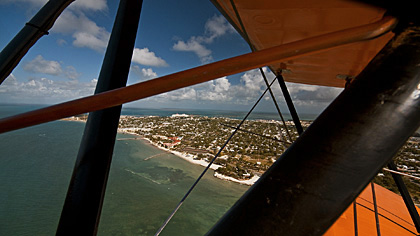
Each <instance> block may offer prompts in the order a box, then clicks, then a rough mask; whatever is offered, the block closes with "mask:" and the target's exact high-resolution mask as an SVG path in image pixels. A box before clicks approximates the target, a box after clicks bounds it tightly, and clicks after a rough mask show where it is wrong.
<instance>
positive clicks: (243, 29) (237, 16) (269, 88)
mask: <svg viewBox="0 0 420 236" xmlns="http://www.w3.org/2000/svg"><path fill="white" fill-rule="evenodd" d="M230 4H231V5H232V8H233V10H234V12H235V14H236V18H237V19H238V22H239V24H240V26H241V28H242V32H243V35H244V36H245V40H246V41H247V42H248V44H249V47H250V48H251V51H253V52H254V51H256V48H255V47H254V45H253V44H252V43H251V40H250V38H249V35H248V33H247V31H246V29H245V26H244V24H243V22H242V19H241V16H240V15H239V11H238V9H237V8H236V4H235V2H234V1H233V0H230ZM259 69H260V72H261V75H262V77H263V79H264V82H265V85H266V86H267V88H268V91H269V92H270V95H271V99H273V102H274V105H275V107H276V110H277V113H278V114H279V116H280V119H281V121H282V123H283V126H284V128H285V130H286V134H287V136H288V138H289V141H290V142H293V139H292V136H291V135H290V132H289V129H288V128H287V124H286V121H285V120H284V117H283V114H282V113H281V111H280V107H279V105H278V103H277V100H276V97H275V96H274V93H273V91H272V90H271V87H269V86H268V80H267V77H266V76H265V73H264V71H263V69H262V68H261V67H260V68H259ZM280 134H281V135H282V136H283V134H282V133H280Z"/></svg>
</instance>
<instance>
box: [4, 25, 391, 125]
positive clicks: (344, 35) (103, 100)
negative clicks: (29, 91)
mask: <svg viewBox="0 0 420 236" xmlns="http://www.w3.org/2000/svg"><path fill="white" fill-rule="evenodd" d="M396 22H397V21H396V19H395V18H393V17H384V18H383V19H382V20H380V21H378V22H375V23H372V24H368V25H364V26H359V27H355V28H351V29H346V30H341V31H338V32H332V33H328V34H325V35H320V36H316V37H312V38H308V39H304V40H300V41H297V42H291V43H287V44H282V45H279V46H276V47H273V48H269V49H263V50H260V51H257V52H253V53H248V54H244V55H241V56H237V57H233V58H229V59H226V60H222V61H218V62H214V63H211V64H207V65H203V66H199V67H196V68H193V69H189V70H185V71H181V72H178V73H174V74H171V75H167V76H163V77H160V78H157V79H153V80H149V81H146V82H142V83H138V84H134V85H131V86H127V87H125V88H120V89H115V90H111V91H108V92H104V93H100V94H96V95H92V96H89V97H84V98H81V99H77V100H73V101H69V102H65V103H61V104H58V105H54V106H50V107H47V108H43V109H39V110H36V111H32V112H27V113H24V114H20V115H17V116H14V117H9V118H4V119H1V120H0V133H3V132H7V131H11V130H15V129H19V128H24V127H28V126H32V125H37V124H41V123H45V122H49V121H53V120H57V119H61V118H64V117H69V116H73V115H77V114H82V113H86V112H91V111H96V110H101V109H105V108H109V107H113V106H117V105H121V104H124V103H127V102H131V101H135V100H139V99H142V98H147V97H151V96H154V95H158V94H161V93H165V92H169V91H173V90H176V89H180V88H184V87H187V86H191V85H195V84H199V83H202V82H206V81H209V80H213V79H217V78H220V77H223V76H227V75H232V74H235V73H239V72H243V71H247V70H251V69H255V68H258V67H262V66H265V65H267V64H272V63H279V62H281V61H283V60H294V59H295V58H298V57H299V56H302V55H311V54H314V53H317V52H320V51H323V50H327V49H331V48H334V47H338V46H341V45H345V44H349V43H353V42H359V41H362V40H369V39H372V38H375V37H379V36H381V35H383V34H386V33H387V32H389V31H390V30H391V29H392V28H393V27H394V26H395V25H396Z"/></svg>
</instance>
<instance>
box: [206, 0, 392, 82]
mask: <svg viewBox="0 0 420 236" xmlns="http://www.w3.org/2000/svg"><path fill="white" fill-rule="evenodd" d="M232 2H233V4H234V5H235V7H236V9H237V11H238V14H239V16H240V20H241V21H242V22H243V26H244V28H245V30H243V28H242V26H241V24H240V21H239V19H238V17H237V14H236V12H235V11H234V8H233V6H232ZM213 3H214V4H215V5H216V6H217V7H218V9H219V10H220V11H221V12H222V13H223V14H224V15H225V17H226V18H227V19H228V20H229V21H230V22H231V24H232V25H234V27H235V28H236V29H237V30H238V32H239V33H240V34H242V36H243V37H244V38H245V39H247V37H249V42H248V43H250V44H251V45H252V46H253V47H254V48H255V49H256V50H262V49H266V48H271V47H274V46H277V45H284V44H287V43H290V42H296V41H299V40H302V39H307V38H310V37H314V36H318V35H322V34H326V33H330V32H334V31H339V30H343V29H347V28H352V27H357V26H361V25H365V24H369V23H372V22H375V21H378V20H380V19H381V18H382V17H383V15H384V13H385V10H383V9H381V8H376V7H373V6H369V5H366V4H363V3H360V2H356V1H349V0H322V1H320V0H296V1H288V0H261V1H254V0H234V1H231V0H213ZM392 37H393V34H392V33H388V34H386V35H383V36H382V37H378V38H376V39H373V40H371V41H365V42H359V43H354V44H351V45H346V46H343V47H340V48H335V49H333V50H329V51H326V52H322V53H319V54H316V55H309V56H303V57H299V58H296V59H291V60H284V61H282V62H281V63H276V64H272V65H270V68H271V69H272V70H273V71H274V72H277V71H278V70H280V69H283V70H284V69H286V70H284V71H285V72H286V73H283V76H284V79H285V80H286V81H288V82H295V83H304V84H312V85H324V86H334V87H344V84H345V80H344V78H346V77H355V76H357V75H358V74H359V73H360V72H361V71H362V69H363V68H364V67H365V66H366V65H367V64H368V63H369V62H370V61H371V60H372V58H373V57H374V56H375V55H376V54H377V53H378V52H379V51H380V50H381V49H382V47H383V46H384V45H385V44H386V43H387V42H388V41H389V40H390V39H391V38H392Z"/></svg>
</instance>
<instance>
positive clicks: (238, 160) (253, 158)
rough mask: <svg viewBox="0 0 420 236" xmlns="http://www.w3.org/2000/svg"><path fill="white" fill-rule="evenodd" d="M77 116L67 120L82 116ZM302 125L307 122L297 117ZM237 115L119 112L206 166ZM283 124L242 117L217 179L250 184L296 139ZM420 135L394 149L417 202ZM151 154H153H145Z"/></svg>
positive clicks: (133, 130)
mask: <svg viewBox="0 0 420 236" xmlns="http://www.w3.org/2000/svg"><path fill="white" fill-rule="evenodd" d="M86 119H87V116H86V115H81V116H76V117H71V118H68V120H78V121H86ZM301 122H302V126H303V128H304V129H306V128H307V127H309V125H310V124H311V121H301ZM239 123H240V120H237V119H231V118H226V117H207V116H198V115H186V114H173V115H171V116H167V117H161V116H125V115H123V116H121V118H120V124H119V129H118V131H119V132H123V133H129V134H133V135H137V136H138V137H140V138H142V139H144V140H147V141H148V142H150V143H151V144H152V145H154V146H156V147H158V148H160V149H163V150H165V151H167V152H171V153H173V154H175V155H176V156H179V157H181V158H183V159H185V160H187V161H189V162H191V163H194V164H199V165H202V166H208V164H209V162H210V161H211V160H212V159H213V158H214V156H215V155H216V154H217V153H218V152H219V151H220V149H221V147H222V146H224V144H225V143H226V141H227V140H228V138H229V137H230V136H231V134H232V132H233V131H234V130H235V128H236V127H237V126H238V124H239ZM285 123H286V127H287V130H286V127H284V125H283V123H282V122H281V121H278V120H247V121H245V122H244V123H243V124H242V126H241V127H240V129H239V130H238V131H237V133H236V134H235V135H234V136H233V138H232V139H231V140H230V141H229V142H228V143H227V144H226V145H225V148H224V149H223V150H222V151H221V152H220V154H219V156H218V158H217V159H216V160H215V161H214V163H213V165H212V166H211V168H212V169H213V170H214V171H215V174H214V176H215V177H217V178H221V179H225V180H229V181H235V182H238V183H241V184H247V185H252V184H253V183H255V181H257V180H258V178H259V177H260V176H261V175H262V174H263V173H264V172H265V171H266V170H267V169H268V168H269V167H270V166H271V165H272V164H273V163H274V162H275V161H276V160H277V158H279V157H280V156H281V154H282V153H283V152H284V151H285V150H286V149H287V148H288V147H289V146H290V145H291V143H292V142H293V141H295V140H296V139H297V138H298V133H297V131H296V129H295V127H294V124H293V122H292V121H286V122H285ZM419 143H420V135H419V134H417V135H414V136H412V137H410V139H409V140H408V141H407V142H406V144H405V145H404V146H403V147H402V148H401V150H400V151H399V152H398V154H397V156H396V158H395V159H394V160H395V163H396V164H397V167H398V170H399V171H401V172H404V173H407V174H408V175H410V176H413V177H417V179H416V178H408V177H404V180H405V182H406V184H407V186H408V188H409V189H412V190H414V191H411V193H412V195H413V199H414V201H415V202H416V203H419V202H420V192H419V191H418V190H417V189H419V188H420V161H419V159H420V149H419V146H420V145H419ZM150 158H153V157H150ZM385 170H386V169H384V171H381V172H380V173H378V175H377V177H376V178H375V180H374V182H376V183H378V184H380V185H382V186H384V187H386V188H388V189H390V190H392V191H394V192H398V190H397V187H396V186H395V184H394V182H393V180H392V177H391V174H390V173H389V172H387V171H385Z"/></svg>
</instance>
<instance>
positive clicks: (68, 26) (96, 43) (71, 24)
mask: <svg viewBox="0 0 420 236" xmlns="http://www.w3.org/2000/svg"><path fill="white" fill-rule="evenodd" d="M51 31H52V32H54V33H62V34H65V35H72V37H73V39H74V40H73V46H75V47H85V48H90V49H93V50H95V51H98V52H104V50H105V48H106V46H107V45H108V41H109V37H110V35H111V34H110V33H109V32H108V31H107V30H106V29H105V28H104V27H100V26H98V25H97V24H96V23H95V22H94V21H92V20H90V19H89V18H88V17H86V16H85V15H84V14H83V13H81V12H79V13H74V12H72V11H66V12H63V14H61V16H60V17H59V18H58V19H57V21H56V23H55V24H54V26H53V28H52V30H51Z"/></svg>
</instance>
